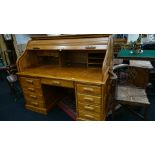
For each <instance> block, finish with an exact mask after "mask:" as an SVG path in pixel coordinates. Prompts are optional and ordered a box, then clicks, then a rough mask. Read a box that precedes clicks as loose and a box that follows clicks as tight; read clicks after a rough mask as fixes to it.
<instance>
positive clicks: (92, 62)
mask: <svg viewBox="0 0 155 155" xmlns="http://www.w3.org/2000/svg"><path fill="white" fill-rule="evenodd" d="M112 44H113V43H112V39H111V36H110V35H104V34H100V35H97V34H94V35H93V34H92V35H60V36H50V37H33V38H32V40H30V41H29V42H28V44H27V47H26V50H25V52H24V53H23V55H22V56H21V57H20V58H19V59H18V61H17V67H18V75H19V77H20V82H21V86H22V88H23V91H24V94H25V95H24V96H25V99H26V107H27V108H28V109H31V110H33V111H36V112H41V113H47V111H48V109H49V107H50V106H49V104H48V106H47V105H46V102H48V101H47V99H45V98H46V97H45V95H44V93H43V92H42V91H43V90H42V87H41V85H52V86H60V87H67V88H74V89H75V92H76V93H75V95H76V106H77V107H76V108H77V119H79V120H103V119H105V113H106V111H107V96H108V95H107V94H108V91H109V85H110V84H109V82H110V80H109V73H108V72H109V70H110V69H111V66H112V56H113V53H112ZM26 81H27V82H26ZM28 81H32V83H30V82H28ZM33 81H34V82H35V81H37V82H36V83H35V85H36V86H37V87H36V86H35V85H34V84H33ZM28 83H29V84H28ZM31 85H33V86H31ZM32 89H33V90H34V91H33V92H32V91H31V90H32ZM35 90H36V91H35ZM32 96H33V98H34V96H35V97H36V98H38V99H39V100H38V102H37V100H35V101H33V100H34V99H33V100H32V99H30V98H31V97H32ZM32 103H35V104H33V105H32ZM36 105H37V106H36Z"/></svg>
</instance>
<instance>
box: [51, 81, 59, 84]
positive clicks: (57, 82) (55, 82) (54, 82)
mask: <svg viewBox="0 0 155 155" xmlns="http://www.w3.org/2000/svg"><path fill="white" fill-rule="evenodd" d="M52 83H53V84H56V85H59V84H60V82H59V81H52Z"/></svg>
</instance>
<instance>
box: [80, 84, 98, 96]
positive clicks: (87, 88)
mask: <svg viewBox="0 0 155 155" xmlns="http://www.w3.org/2000/svg"><path fill="white" fill-rule="evenodd" d="M77 92H78V93H81V94H88V95H97V96H101V87H100V86H92V85H85V84H77Z"/></svg>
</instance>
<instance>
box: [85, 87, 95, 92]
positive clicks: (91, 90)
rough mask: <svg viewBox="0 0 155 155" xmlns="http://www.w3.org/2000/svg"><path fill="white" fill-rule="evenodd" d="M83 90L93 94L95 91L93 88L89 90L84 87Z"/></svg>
mask: <svg viewBox="0 0 155 155" xmlns="http://www.w3.org/2000/svg"><path fill="white" fill-rule="evenodd" d="M83 90H85V91H89V92H93V91H94V89H93V88H87V87H84V88H83Z"/></svg>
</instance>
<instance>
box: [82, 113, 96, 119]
mask: <svg viewBox="0 0 155 155" xmlns="http://www.w3.org/2000/svg"><path fill="white" fill-rule="evenodd" d="M84 116H85V117H87V118H89V119H94V117H93V116H91V115H88V114H86V115H84Z"/></svg>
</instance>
